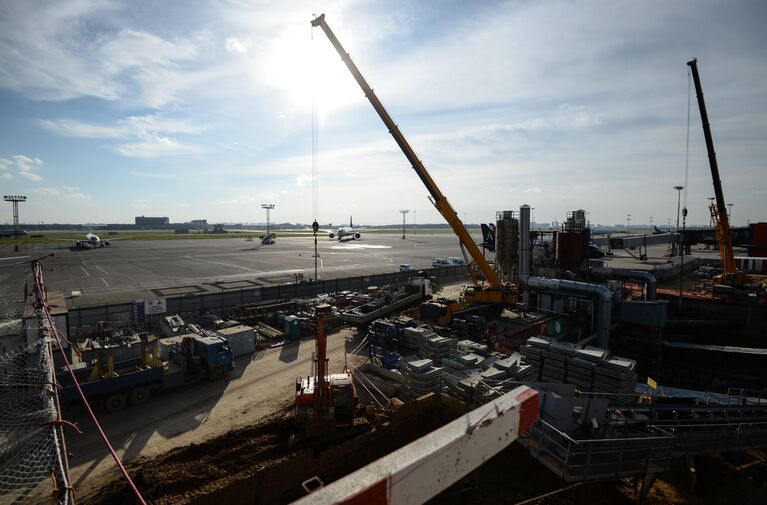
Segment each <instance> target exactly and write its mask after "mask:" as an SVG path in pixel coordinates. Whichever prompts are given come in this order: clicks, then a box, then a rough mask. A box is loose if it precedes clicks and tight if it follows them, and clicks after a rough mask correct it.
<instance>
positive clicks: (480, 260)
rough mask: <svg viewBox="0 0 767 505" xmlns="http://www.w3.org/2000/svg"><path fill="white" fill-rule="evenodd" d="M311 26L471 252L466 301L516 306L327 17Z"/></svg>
mask: <svg viewBox="0 0 767 505" xmlns="http://www.w3.org/2000/svg"><path fill="white" fill-rule="evenodd" d="M312 26H313V27H317V26H319V27H320V28H322V31H323V32H325V35H327V37H328V39H329V40H330V42H331V44H333V47H335V49H336V51H337V52H338V54H339V55H340V56H341V59H342V60H343V62H344V63H345V64H346V67H347V68H348V69H349V71H350V72H351V73H352V76H354V80H356V81H357V84H359V86H360V88H362V91H363V92H364V93H365V96H366V97H367V99H368V100H369V101H370V104H371V105H372V106H373V108H374V109H375V111H376V112H377V113H378V116H379V117H380V118H381V120H382V121H383V122H384V124H385V125H386V127H387V128H388V129H389V133H391V136H392V137H394V141H395V142H397V145H398V146H399V148H400V149H401V150H402V153H403V154H404V155H405V157H406V158H407V160H408V161H409V162H410V164H411V166H412V167H413V170H415V173H416V174H417V175H418V177H419V178H420V179H421V182H423V184H424V186H426V189H427V190H428V191H429V194H430V198H429V200H430V201H431V203H432V204H433V205H434V207H436V209H437V210H438V211H439V213H440V214H442V217H444V218H445V221H447V222H448V224H449V225H450V227H451V228H453V232H455V234H456V235H457V236H458V242H459V244H460V246H461V250H462V251H463V255H464V257H466V253H467V252H468V253H469V256H471V259H472V261H467V262H466V263H467V267H468V270H469V275H470V276H471V280H472V283H473V286H469V287H467V289H466V290H464V299H465V300H466V301H469V302H479V303H515V302H516V301H517V300H516V293H517V289H516V286H514V285H513V284H504V283H503V282H501V279H500V278H499V277H498V275H497V274H496V273H495V271H494V270H493V268H492V267H491V266H490V264H489V263H488V262H487V260H486V259H485V258H484V257H483V256H482V252H481V251H480V250H479V247H477V244H476V243H475V242H474V239H473V238H472V237H471V235H470V234H469V232H468V231H467V230H466V227H465V226H464V225H463V223H462V222H461V220H460V219H459V218H458V214H457V213H456V212H455V209H453V207H452V206H451V205H450V202H448V201H447V197H445V195H443V194H442V192H441V191H440V190H439V188H438V187H437V184H436V183H435V182H434V180H433V179H432V178H431V176H430V175H429V172H427V171H426V167H424V166H423V163H421V160H419V159H418V156H416V154H415V151H413V148H412V147H410V144H409V143H408V141H407V140H406V139H405V136H404V135H402V132H400V131H399V128H398V127H397V125H396V124H395V123H394V121H393V120H392V118H391V116H389V113H388V112H386V109H385V108H384V106H383V104H382V103H381V101H380V100H379V99H378V97H377V96H376V94H375V93H374V92H373V90H372V89H371V88H370V86H368V83H367V82H366V81H365V78H364V77H362V74H361V73H360V71H359V69H358V68H357V65H355V64H354V62H353V61H352V59H351V57H350V56H349V53H347V52H346V50H345V49H344V48H343V46H342V45H341V43H340V42H339V41H338V39H337V38H336V36H335V34H333V31H332V30H331V29H330V27H329V26H328V24H327V23H326V22H325V14H321V15H320V16H318V17H316V18H315V19H313V20H312ZM467 259H468V258H467ZM474 265H476V266H477V267H478V268H479V270H480V271H481V272H482V275H483V276H484V278H485V280H486V281H487V284H484V285H481V284H480V282H479V279H478V276H477V272H476V271H475V269H474Z"/></svg>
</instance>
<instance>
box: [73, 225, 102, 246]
mask: <svg viewBox="0 0 767 505" xmlns="http://www.w3.org/2000/svg"><path fill="white" fill-rule="evenodd" d="M109 244H110V243H109V240H101V239H100V238H99V236H98V235H94V234H93V228H91V229H90V230H89V231H88V234H87V235H86V236H85V240H78V241H77V242H75V247H85V248H87V247H88V246H90V247H104V246H109Z"/></svg>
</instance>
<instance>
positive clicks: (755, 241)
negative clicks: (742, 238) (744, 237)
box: [748, 223, 767, 258]
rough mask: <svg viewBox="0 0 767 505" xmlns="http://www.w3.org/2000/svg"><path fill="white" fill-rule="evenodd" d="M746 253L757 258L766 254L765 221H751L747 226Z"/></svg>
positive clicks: (766, 224) (766, 227)
mask: <svg viewBox="0 0 767 505" xmlns="http://www.w3.org/2000/svg"><path fill="white" fill-rule="evenodd" d="M748 255H749V256H754V257H757V258H764V257H765V256H767V223H751V224H750V225H749V226H748Z"/></svg>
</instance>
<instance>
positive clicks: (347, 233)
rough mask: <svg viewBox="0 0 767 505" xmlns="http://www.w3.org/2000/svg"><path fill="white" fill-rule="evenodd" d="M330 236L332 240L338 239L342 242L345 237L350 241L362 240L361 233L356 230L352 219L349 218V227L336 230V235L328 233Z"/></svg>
mask: <svg viewBox="0 0 767 505" xmlns="http://www.w3.org/2000/svg"><path fill="white" fill-rule="evenodd" d="M328 236H329V237H330V238H335V237H338V240H342V239H343V238H344V237H350V238H349V240H359V239H360V238H362V236H361V235H360V232H358V231H355V230H354V225H353V224H352V218H351V216H350V217H349V227H348V228H346V227H344V226H342V227H340V228H339V229H337V230H336V232H335V233H333V232H332V231H331V232H330V233H328Z"/></svg>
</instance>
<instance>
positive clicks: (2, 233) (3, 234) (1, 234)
mask: <svg viewBox="0 0 767 505" xmlns="http://www.w3.org/2000/svg"><path fill="white" fill-rule="evenodd" d="M15 234H16V232H15V231H13V230H0V238H11V237H13V236H15ZM25 235H29V232H28V231H27V230H19V236H25Z"/></svg>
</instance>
